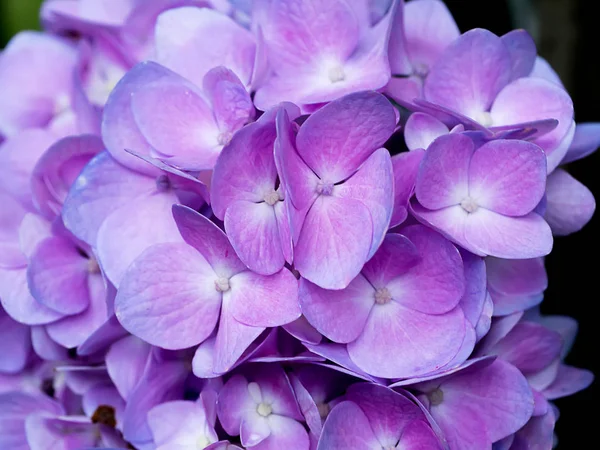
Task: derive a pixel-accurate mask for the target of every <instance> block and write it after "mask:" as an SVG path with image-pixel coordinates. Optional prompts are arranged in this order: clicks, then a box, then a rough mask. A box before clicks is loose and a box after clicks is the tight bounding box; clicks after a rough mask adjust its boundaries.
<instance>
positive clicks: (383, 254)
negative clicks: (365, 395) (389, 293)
mask: <svg viewBox="0 0 600 450" xmlns="http://www.w3.org/2000/svg"><path fill="white" fill-rule="evenodd" d="M420 260H421V256H420V255H419V251H418V250H417V247H415V245H414V244H413V243H412V242H411V241H410V240H409V239H408V238H407V237H405V236H403V235H401V234H396V233H389V234H388V235H386V237H385V240H384V241H383V244H382V245H381V247H379V250H378V251H377V253H375V255H374V256H373V257H372V258H371V259H370V260H369V261H368V262H367V263H366V264H365V266H364V267H363V270H362V275H363V276H364V277H365V278H366V279H367V280H368V282H369V283H370V284H371V285H372V286H373V288H374V289H379V288H384V287H386V286H387V285H388V283H390V282H391V281H393V280H394V279H395V278H397V277H398V276H401V275H404V274H405V273H406V272H408V271H409V270H410V269H411V268H412V267H414V266H415V265H417V264H418V263H419V262H420Z"/></svg>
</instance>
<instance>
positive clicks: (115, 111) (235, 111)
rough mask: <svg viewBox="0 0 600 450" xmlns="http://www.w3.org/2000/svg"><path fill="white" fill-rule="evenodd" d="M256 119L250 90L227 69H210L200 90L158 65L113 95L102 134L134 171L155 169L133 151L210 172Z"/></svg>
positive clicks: (130, 76) (128, 79)
mask: <svg viewBox="0 0 600 450" xmlns="http://www.w3.org/2000/svg"><path fill="white" fill-rule="evenodd" d="M159 106H160V107H159ZM253 115H254V106H253V105H252V101H251V100H250V96H249V94H248V93H247V92H246V88H245V87H244V85H243V84H242V83H241V82H240V80H239V78H238V77H237V76H236V75H235V74H234V73H233V72H232V71H231V70H229V69H227V68H225V67H216V68H214V69H212V70H210V71H207V72H206V75H205V76H204V77H203V78H202V85H200V86H197V85H195V84H193V83H192V82H190V81H188V80H186V79H185V78H183V77H182V76H180V75H178V74H176V73H175V72H172V71H171V70H169V69H167V68H165V67H163V66H161V65H159V64H157V63H153V62H145V63H140V64H138V65H137V66H136V67H134V68H133V69H132V70H130V71H129V72H128V73H127V75H125V77H123V79H122V80H121V81H120V82H119V83H118V85H117V87H116V88H115V89H114V90H113V91H112V93H111V95H110V98H109V99H108V102H107V104H106V107H105V109H104V116H103V121H102V136H103V138H104V141H105V144H106V147H107V149H108V151H109V152H110V153H111V155H112V156H113V157H114V158H115V159H117V161H119V162H120V163H122V164H124V165H126V166H128V167H130V168H132V169H134V170H138V171H142V172H148V171H149V166H147V165H145V164H144V162H143V161H141V160H140V159H138V158H135V157H134V156H132V155H131V154H129V153H127V152H126V151H125V150H127V149H130V150H133V151H135V152H136V153H140V154H142V155H149V156H153V157H156V158H157V159H159V160H161V161H164V162H166V163H168V164H169V165H172V166H175V167H178V168H181V169H185V170H206V169H212V168H213V166H214V164H215V162H216V160H217V157H218V156H219V153H220V152H221V150H222V148H223V146H224V145H225V144H227V143H228V142H229V141H230V140H231V138H232V136H233V133H235V132H236V131H237V130H238V129H240V128H241V127H242V126H243V125H244V124H245V123H247V122H249V121H250V120H251V119H252V117H253Z"/></svg>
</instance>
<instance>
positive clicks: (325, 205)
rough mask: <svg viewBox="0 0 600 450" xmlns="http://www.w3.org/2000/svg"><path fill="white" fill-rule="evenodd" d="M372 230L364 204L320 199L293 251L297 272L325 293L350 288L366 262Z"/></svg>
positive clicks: (339, 199) (333, 198) (311, 211)
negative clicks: (321, 288) (327, 290)
mask: <svg viewBox="0 0 600 450" xmlns="http://www.w3.org/2000/svg"><path fill="white" fill-rule="evenodd" d="M372 229H373V225H372V220H371V215H370V214H369V211H368V209H367V207H366V206H364V204H363V203H361V202H359V201H357V200H352V199H348V198H344V199H342V198H337V197H333V196H323V195H322V196H320V197H319V198H317V200H316V201H315V203H314V204H313V206H312V208H311V209H310V211H309V212H308V215H307V216H306V220H305V222H304V225H303V226H302V231H301V232H300V238H299V240H298V244H297V245H296V247H295V249H294V251H295V254H294V264H295V267H296V269H297V270H298V271H299V272H300V274H301V275H302V276H303V277H304V278H306V279H308V280H310V281H312V282H313V283H315V284H316V285H318V286H321V287H323V288H325V289H342V288H344V287H346V286H348V284H350V282H351V281H352V279H353V278H354V277H355V276H356V275H358V273H359V272H360V270H361V269H362V266H363V264H364V263H365V261H366V260H367V257H368V254H369V251H370V248H371V242H372V238H371V236H372ZM340 255H344V257H341V256H340Z"/></svg>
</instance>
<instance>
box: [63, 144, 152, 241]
mask: <svg viewBox="0 0 600 450" xmlns="http://www.w3.org/2000/svg"><path fill="white" fill-rule="evenodd" d="M132 158H133V156H132ZM134 159H138V158H134ZM144 164H146V163H144ZM155 191H156V182H155V180H154V179H153V178H151V177H148V176H144V175H142V174H139V173H137V172H134V171H132V170H129V169H127V168H126V167H123V166H122V165H121V164H119V163H118V162H117V161H116V160H115V159H113V158H112V157H111V155H110V154H109V153H108V152H102V153H100V154H99V155H98V156H96V157H94V158H93V159H92V160H91V161H90V162H89V163H88V164H87V166H86V167H85V168H84V169H83V171H82V172H81V174H80V175H79V177H78V178H77V179H76V180H75V183H74V184H73V186H72V187H71V190H70V191H69V194H68V195H67V198H66V199H65V203H64V207H63V210H62V218H63V221H64V223H65V226H66V227H67V228H68V229H69V231H71V232H72V233H73V234H74V235H75V236H77V238H79V239H81V240H82V241H84V242H86V243H87V244H89V245H91V246H93V247H95V246H96V239H97V235H98V229H99V228H100V226H101V225H102V222H104V220H105V219H106V218H107V217H108V216H109V215H110V213H112V212H113V211H115V210H117V209H118V208H119V207H121V206H124V205H126V204H127V203H128V202H129V201H131V200H133V199H136V198H139V197H142V196H146V195H148V194H150V193H152V192H155Z"/></svg>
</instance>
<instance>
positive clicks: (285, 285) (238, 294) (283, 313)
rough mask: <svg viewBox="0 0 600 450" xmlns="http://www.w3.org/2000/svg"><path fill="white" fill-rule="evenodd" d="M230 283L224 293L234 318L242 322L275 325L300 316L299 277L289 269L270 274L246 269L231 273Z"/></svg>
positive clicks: (256, 325)
mask: <svg viewBox="0 0 600 450" xmlns="http://www.w3.org/2000/svg"><path fill="white" fill-rule="evenodd" d="M230 285H231V291H230V292H226V293H224V296H225V297H228V300H227V301H228V302H229V303H230V305H231V313H232V314H233V317H234V318H235V319H236V320H237V321H239V322H241V323H243V324H246V325H251V326H255V327H276V326H280V325H285V324H287V323H290V322H292V321H294V320H296V319H297V318H298V317H300V314H301V313H300V306H299V305H298V280H296V277H294V275H293V274H292V273H291V272H290V271H289V270H288V269H285V268H284V269H282V270H280V271H279V272H277V273H275V274H273V275H269V276H265V275H259V274H256V273H254V272H252V271H250V270H247V271H244V272H241V273H238V274H237V275H234V276H233V277H232V278H231V279H230Z"/></svg>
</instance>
